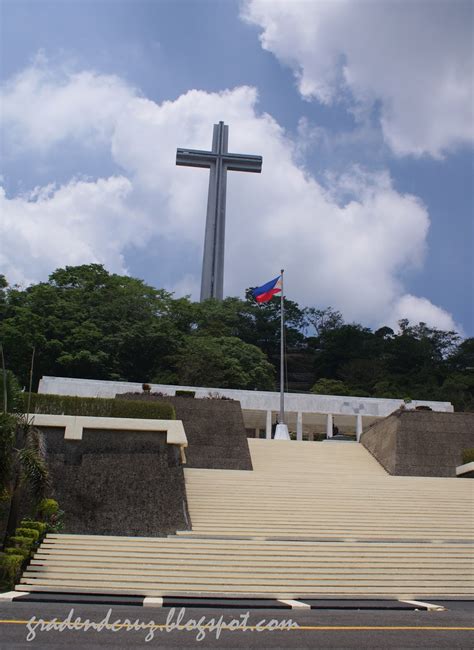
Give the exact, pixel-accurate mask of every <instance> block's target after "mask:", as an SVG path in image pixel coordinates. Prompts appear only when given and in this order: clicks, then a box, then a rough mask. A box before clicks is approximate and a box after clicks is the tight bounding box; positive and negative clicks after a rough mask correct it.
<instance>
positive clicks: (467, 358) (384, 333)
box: [0, 264, 474, 410]
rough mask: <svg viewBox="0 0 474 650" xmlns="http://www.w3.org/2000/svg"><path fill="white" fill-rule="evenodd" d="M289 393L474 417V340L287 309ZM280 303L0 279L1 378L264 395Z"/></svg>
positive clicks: (56, 276)
mask: <svg viewBox="0 0 474 650" xmlns="http://www.w3.org/2000/svg"><path fill="white" fill-rule="evenodd" d="M286 309H287V313H286V316H287V318H286V325H287V328H286V347H287V350H288V383H289V389H290V390H306V391H307V390H311V388H312V387H313V389H314V392H318V393H324V392H331V393H339V394H350V395H367V396H377V397H395V398H407V397H409V398H412V399H437V400H449V401H452V402H453V403H454V404H455V406H456V408H457V409H464V410H474V339H472V338H470V339H466V340H461V339H460V337H459V336H458V335H457V334H456V333H455V332H444V331H440V330H437V329H434V328H430V327H427V326H426V325H425V324H424V323H418V324H411V323H409V322H408V321H400V323H399V329H398V330H397V331H394V330H393V329H391V328H389V327H382V328H380V329H378V330H376V331H372V330H370V329H369V328H367V327H362V326H361V325H358V324H356V323H345V322H344V320H343V317H342V315H341V314H340V313H339V312H337V311H335V310H333V309H330V308H327V309H317V308H314V307H305V308H302V307H300V306H299V305H297V304H296V303H294V302H292V301H290V300H287V301H286ZM279 317H280V315H279V300H278V299H277V298H276V299H273V300H272V301H270V302H269V303H266V304H263V305H258V304H256V303H255V301H254V300H253V298H252V297H251V294H250V292H248V293H247V296H246V299H245V300H239V299H237V298H227V299H226V300H224V301H222V302H217V301H214V300H209V301H206V302H205V303H193V302H191V301H190V300H188V299H186V298H179V299H175V298H173V296H172V294H170V293H168V292H166V291H164V290H161V289H154V288H152V287H150V286H148V285H146V284H145V283H144V282H142V281H141V280H138V279H135V278H130V277H124V276H119V275H114V274H110V273H108V272H107V271H106V270H105V269H104V268H103V267H102V266H100V265H97V264H90V265H84V266H77V267H66V268H65V269H58V270H56V271H55V272H54V273H52V274H51V276H50V277H49V280H48V282H42V283H39V284H35V285H32V286H30V287H28V288H26V289H21V288H18V287H9V286H8V285H7V282H6V280H5V279H4V278H3V279H2V277H1V276H0V341H1V342H2V343H3V348H4V352H5V358H6V360H7V366H8V367H9V368H10V369H12V370H13V371H14V372H15V374H16V375H17V377H18V378H19V380H20V383H21V384H22V386H27V385H28V380H29V368H30V363H31V355H32V349H33V347H35V350H36V356H35V371H34V381H33V387H35V386H36V385H37V382H38V380H39V378H40V377H41V376H42V375H56V376H69V377H86V378H96V379H113V380H128V381H137V382H143V381H148V382H160V383H175V384H183V385H201V386H209V387H216V386H222V387H229V388H249V389H252V388H256V389H264V390H265V389H266V390H268V389H272V388H274V387H276V381H277V379H278V372H277V368H278V361H279V345H280V339H279V337H280V333H279Z"/></svg>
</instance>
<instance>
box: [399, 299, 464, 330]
mask: <svg viewBox="0 0 474 650" xmlns="http://www.w3.org/2000/svg"><path fill="white" fill-rule="evenodd" d="M402 318H407V319H408V320H409V321H410V322H411V323H426V324H427V325H428V326H435V327H437V328H439V329H441V330H456V331H458V332H460V333H461V334H462V328H461V327H460V326H459V325H456V323H455V322H454V320H453V317H452V316H451V314H449V313H448V312H447V311H445V310H444V309H441V307H437V306H436V305H433V303H432V302H430V301H429V300H427V299H426V298H417V297H416V296H412V295H410V294H405V295H404V296H401V297H400V298H399V299H398V300H397V301H396V302H395V304H394V306H393V312H392V315H391V317H390V318H389V319H388V320H387V324H388V325H390V326H392V327H393V328H395V327H396V324H397V323H398V321H399V320H401V319H402Z"/></svg>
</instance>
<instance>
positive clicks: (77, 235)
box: [0, 177, 142, 285]
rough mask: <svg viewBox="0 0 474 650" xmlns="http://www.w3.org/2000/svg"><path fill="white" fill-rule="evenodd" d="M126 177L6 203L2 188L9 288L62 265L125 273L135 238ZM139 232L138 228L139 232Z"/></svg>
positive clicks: (3, 258)
mask: <svg viewBox="0 0 474 650" xmlns="http://www.w3.org/2000/svg"><path fill="white" fill-rule="evenodd" d="M131 191H132V187H131V183H130V181H129V180H128V179H127V178H125V177H111V178H105V179H99V180H97V181H96V182H85V181H76V180H72V181H71V182H70V183H68V184H67V185H63V186H62V187H56V186H55V185H54V184H51V185H49V186H47V187H44V188H36V189H35V190H33V191H32V192H30V193H28V194H25V195H21V196H17V197H15V198H12V199H8V198H7V197H6V195H5V191H4V190H3V189H2V188H0V213H1V215H2V218H1V221H0V241H1V243H2V245H1V249H0V268H1V269H2V272H4V273H5V274H6V276H7V278H8V280H9V281H10V282H11V283H16V284H21V285H26V284H29V283H31V282H34V281H38V280H44V279H45V278H46V277H47V276H48V274H49V273H51V271H53V270H54V269H55V268H57V267H58V266H65V265H66V264H70V265H75V264H83V263H92V262H98V263H104V264H106V265H107V267H108V268H109V269H110V270H111V271H115V272H118V273H125V272H126V270H127V268H126V263H125V260H124V255H123V251H124V248H125V246H126V244H127V243H133V242H135V243H140V240H141V238H142V235H140V238H139V239H138V238H137V236H136V234H135V233H136V229H135V224H136V223H137V220H138V218H139V215H138V214H137V212H136V211H135V212H134V211H133V210H132V209H131V208H130V207H129V206H128V205H127V198H128V196H129V194H130V193H131ZM139 230H140V229H139Z"/></svg>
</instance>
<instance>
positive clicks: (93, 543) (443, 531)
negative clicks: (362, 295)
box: [17, 440, 474, 599]
mask: <svg viewBox="0 0 474 650" xmlns="http://www.w3.org/2000/svg"><path fill="white" fill-rule="evenodd" d="M249 445H250V451H251V455H252V463H253V467H254V471H253V472H252V471H236V470H205V469H186V470H185V478H186V486H187V495H188V504H189V510H190V515H191V522H192V530H191V531H182V532H179V533H178V534H177V535H175V536H172V537H168V538H145V537H141V538H138V537H135V538H127V537H106V536H84V535H49V536H48V537H47V539H46V540H45V541H44V542H43V544H42V545H41V547H40V549H39V550H38V552H37V553H36V555H35V557H34V559H33V560H32V562H31V564H30V567H29V568H28V570H27V571H26V572H25V574H24V576H23V578H22V580H21V584H20V585H18V586H17V589H19V590H25V591H55V592H76V593H91V592H93V593H102V594H116V593H123V594H137V595H148V596H163V595H168V596H171V595H195V596H198V595H208V596H210V595H221V596H222V595H224V596H246V595H252V596H255V597H277V598H298V597H310V596H313V597H331V596H341V597H388V598H394V597H396V598H412V599H413V598H429V597H438V598H439V597H463V598H469V597H471V598H472V597H474V577H473V571H474V521H473V506H474V491H473V488H474V481H471V480H469V479H451V478H417V477H395V476H390V475H388V474H387V473H386V472H385V470H384V469H383V468H382V467H381V466H380V465H379V464H378V463H377V461H376V460H375V459H374V458H373V457H372V456H371V455H370V454H369V453H368V452H367V451H366V450H365V448H364V447H363V446H362V445H360V444H357V443H351V442H324V443H314V442H290V441H288V442H286V441H268V440H249Z"/></svg>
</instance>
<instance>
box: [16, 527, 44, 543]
mask: <svg viewBox="0 0 474 650" xmlns="http://www.w3.org/2000/svg"><path fill="white" fill-rule="evenodd" d="M15 535H16V536H17V537H29V538H30V539H32V540H33V542H37V541H38V539H39V536H40V534H39V532H38V531H37V530H33V528H17V529H16V530H15Z"/></svg>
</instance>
